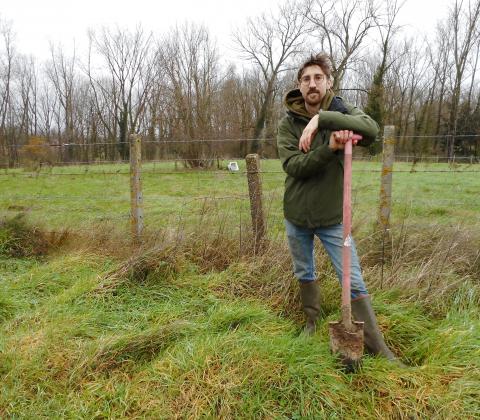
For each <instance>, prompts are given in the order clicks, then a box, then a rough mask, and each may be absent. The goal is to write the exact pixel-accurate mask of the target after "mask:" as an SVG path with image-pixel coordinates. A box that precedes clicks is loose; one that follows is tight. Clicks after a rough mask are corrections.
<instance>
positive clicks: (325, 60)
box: [297, 53, 333, 81]
mask: <svg viewBox="0 0 480 420" xmlns="http://www.w3.org/2000/svg"><path fill="white" fill-rule="evenodd" d="M310 66H320V68H321V69H322V71H323V72H324V73H325V75H326V76H328V77H332V70H333V68H332V60H330V57H329V56H328V54H326V53H320V54H316V55H314V54H312V55H311V56H310V58H309V59H308V60H307V61H305V62H304V63H303V64H302V67H300V69H299V70H298V73H297V80H298V81H300V79H301V78H302V74H303V72H304V71H305V69H306V68H307V67H310Z"/></svg>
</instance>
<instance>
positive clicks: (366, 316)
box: [352, 296, 405, 367]
mask: <svg viewBox="0 0 480 420" xmlns="http://www.w3.org/2000/svg"><path fill="white" fill-rule="evenodd" d="M352 314H353V317H354V319H355V320H356V321H363V322H364V325H363V336H364V344H365V347H366V348H367V350H368V351H369V352H370V353H371V354H374V355H379V356H383V357H385V358H387V359H388V360H390V361H391V362H393V363H395V364H396V365H398V366H401V367H405V365H404V364H403V363H401V362H400V361H399V360H398V359H397V357H396V356H395V355H394V354H393V353H392V351H391V350H390V349H389V348H388V346H387V345H386V344H385V340H384V339H383V335H382V333H381V332H380V329H379V328H378V324H377V318H376V316H375V312H374V310H373V308H372V301H371V299H370V296H367V297H365V298H362V299H358V300H354V301H352Z"/></svg>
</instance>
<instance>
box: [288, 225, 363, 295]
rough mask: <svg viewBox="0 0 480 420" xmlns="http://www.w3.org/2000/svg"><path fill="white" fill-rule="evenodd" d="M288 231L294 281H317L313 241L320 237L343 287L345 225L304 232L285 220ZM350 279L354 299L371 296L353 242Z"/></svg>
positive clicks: (307, 229)
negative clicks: (295, 279)
mask: <svg viewBox="0 0 480 420" xmlns="http://www.w3.org/2000/svg"><path fill="white" fill-rule="evenodd" d="M285 227H286V230H287V238H288V246H289V248H290V254H291V255H292V259H293V271H294V274H295V277H296V278H297V279H298V280H300V281H302V282H307V281H313V280H315V278H316V275H315V262H314V258H313V240H314V238H315V236H317V237H318V238H319V239H320V241H321V242H322V244H323V246H324V248H325V250H326V251H327V254H328V255H329V256H330V260H331V261H332V264H333V266H334V268H335V271H336V273H337V277H338V279H339V280H340V285H341V284H342V247H343V225H342V224H339V225H333V226H326V227H318V228H305V227H301V226H297V225H294V224H293V223H292V222H289V221H288V220H285ZM350 279H351V292H352V299H355V298H358V297H360V296H361V295H368V291H367V288H366V286H365V282H364V281H363V277H362V271H361V269H360V263H359V261H358V256H357V250H356V248H355V243H354V242H353V243H352V265H351V277H350Z"/></svg>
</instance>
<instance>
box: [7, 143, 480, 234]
mask: <svg viewBox="0 0 480 420" xmlns="http://www.w3.org/2000/svg"><path fill="white" fill-rule="evenodd" d="M412 138H413V137H412ZM430 138H433V137H432V136H430ZM472 139H474V140H475V141H477V139H478V138H477V137H474V136H472ZM396 140H399V139H396ZM226 141H228V142H244V143H245V142H251V141H252V139H233V140H208V139H206V140H203V142H204V143H212V144H220V143H222V142H226ZM195 142H197V140H195ZM149 143H151V142H149V141H148V140H146V141H142V154H143V153H144V152H145V150H146V149H145V146H148V144H149ZM171 143H178V144H192V143H193V142H192V141H177V142H168V144H170V145H171ZM116 144H117V143H96V144H93V145H65V144H62V145H51V144H48V145H42V146H41V147H45V148H55V147H57V148H58V147H65V146H68V147H70V146H72V147H83V146H86V147H91V146H104V145H116ZM177 152H179V151H178V150H177V151H176V152H175V153H177ZM169 153H170V154H171V155H170V156H167V157H163V158H160V159H148V158H147V159H145V160H143V162H142V170H141V176H142V184H143V185H142V186H143V190H142V208H143V211H144V222H145V228H146V229H147V230H155V229H159V228H167V229H168V228H175V229H178V228H179V226H183V227H186V226H195V225H199V224H203V225H205V226H211V227H212V228H213V229H215V228H217V227H218V226H224V227H225V229H229V231H230V232H231V234H232V235H245V232H246V231H247V230H249V229H251V228H252V224H253V222H252V220H251V217H250V216H251V215H250V213H251V196H250V194H249V189H248V182H247V178H248V175H249V172H248V170H247V167H246V164H245V162H244V158H240V157H238V155H237V157H232V156H235V155H231V156H220V154H217V155H215V156H210V157H209V156H202V157H188V158H185V157H182V156H174V154H175V153H174V152H169ZM227 155H228V153H227ZM147 157H148V154H147ZM232 161H235V162H236V163H237V165H238V171H230V170H228V163H229V162H232ZM195 162H197V163H205V162H207V163H208V164H206V165H204V166H197V165H195ZM192 163H193V165H192ZM189 165H190V166H189ZM383 171H384V169H383V168H382V160H381V156H370V155H368V154H366V153H357V154H356V155H354V178H353V194H352V197H353V201H354V202H353V205H354V223H355V222H356V223H357V224H358V225H361V226H363V227H365V229H367V227H369V226H371V225H372V224H373V223H374V222H375V220H376V219H377V210H378V209H377V208H378V203H379V191H380V189H381V175H382V173H383ZM259 172H260V174H259V177H260V179H261V183H262V189H263V206H264V208H265V218H266V226H267V229H268V232H269V233H270V234H275V233H278V232H280V231H283V226H282V225H283V208H282V197H283V183H284V178H285V173H284V171H283V170H282V166H281V163H280V161H279V160H278V159H268V158H266V159H261V160H260V168H259ZM478 172H480V165H479V162H478V158H477V157H476V156H474V155H469V156H466V155H465V156H455V159H454V160H450V161H447V158H446V157H445V156H444V155H442V156H440V155H439V156H431V155H421V154H405V153H398V154H397V155H395V165H394V167H393V169H392V171H391V173H392V174H393V191H392V198H393V199H392V214H393V217H394V218H397V219H398V218H400V217H405V215H406V214H408V215H409V217H411V219H412V220H411V222H412V223H414V224H428V223H446V224H447V223H454V222H465V223H473V224H480V218H479V214H480V205H479V201H480V200H478V199H477V198H476V197H477V196H478V192H479V189H480V181H479V177H478V175H477V173H478ZM130 175H131V168H130V160H125V159H117V160H108V159H105V160H97V161H90V160H88V161H82V160H80V161H78V162H70V161H62V160H60V161H56V162H54V164H51V163H48V162H47V163H45V162H39V164H38V165H37V166H35V167H31V166H28V165H18V166H15V167H12V168H3V169H2V170H1V171H0V191H1V196H0V212H1V213H2V214H3V215H4V217H8V216H11V215H14V214H17V213H26V214H28V216H29V217H30V218H31V219H33V220H34V221H36V222H41V223H43V224H44V225H46V226H48V227H52V228H59V229H60V228H65V227H68V228H71V229H80V228H86V229H91V228H92V226H97V225H98V223H111V224H114V225H115V226H120V227H123V228H125V229H128V227H129V224H130V222H131V218H132V199H131V191H130V183H129V179H126V176H130ZM397 175H398V176H397Z"/></svg>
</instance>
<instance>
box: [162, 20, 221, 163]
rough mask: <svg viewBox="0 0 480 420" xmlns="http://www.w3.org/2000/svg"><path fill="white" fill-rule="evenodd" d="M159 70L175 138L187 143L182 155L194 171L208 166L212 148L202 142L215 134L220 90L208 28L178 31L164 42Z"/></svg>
mask: <svg viewBox="0 0 480 420" xmlns="http://www.w3.org/2000/svg"><path fill="white" fill-rule="evenodd" d="M163 44H164V45H163V47H162V48H161V55H160V56H159V57H160V66H161V67H162V68H163V69H164V72H165V77H166V79H167V81H168V85H167V86H168V95H169V96H168V98H169V100H170V107H171V112H173V118H171V121H172V123H173V127H172V133H173V136H174V138H177V139H183V140H187V141H188V143H187V144H186V146H185V147H182V148H181V149H182V150H181V154H182V155H183V157H184V158H185V163H186V164H187V165H188V166H191V167H203V166H209V165H210V164H211V163H212V161H211V160H208V159H204V157H205V154H209V153H210V152H211V150H210V146H209V145H208V144H205V145H204V147H202V146H200V142H195V141H194V140H201V139H205V138H208V137H211V136H212V134H213V133H214V128H213V126H212V121H213V112H214V108H213V104H214V101H215V95H216V93H217V90H218V86H219V78H218V72H219V67H218V53H217V50H216V47H215V45H214V43H213V42H212V40H211V38H210V34H209V32H208V30H207V28H206V27H204V26H196V25H193V24H192V25H184V26H182V27H177V28H175V29H173V30H172V32H171V33H170V34H169V35H168V36H167V37H166V39H165V40H164V41H163Z"/></svg>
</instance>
